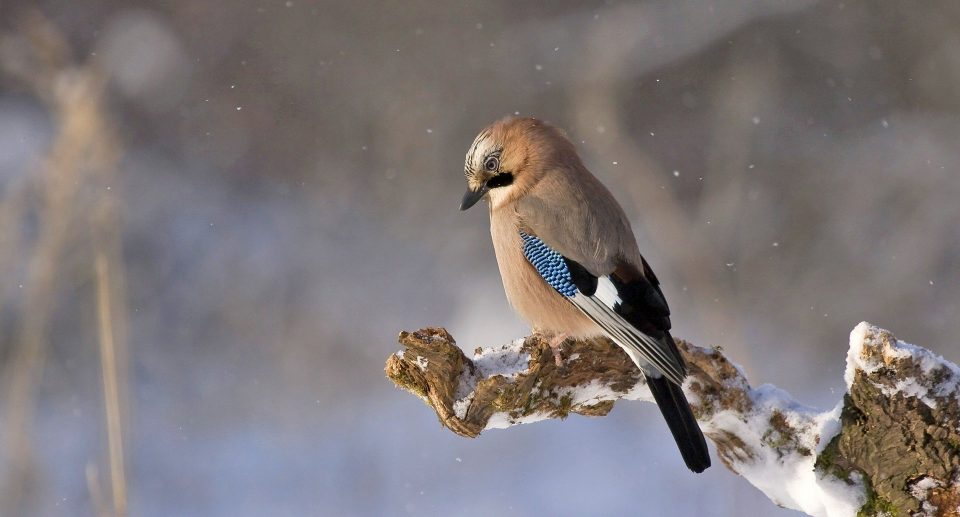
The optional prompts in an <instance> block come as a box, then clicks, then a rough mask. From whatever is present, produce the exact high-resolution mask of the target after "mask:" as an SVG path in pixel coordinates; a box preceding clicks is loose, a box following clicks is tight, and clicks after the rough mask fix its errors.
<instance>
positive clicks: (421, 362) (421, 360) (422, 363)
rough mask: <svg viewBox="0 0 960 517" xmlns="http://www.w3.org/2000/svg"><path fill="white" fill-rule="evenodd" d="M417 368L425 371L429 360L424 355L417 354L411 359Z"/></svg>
mask: <svg viewBox="0 0 960 517" xmlns="http://www.w3.org/2000/svg"><path fill="white" fill-rule="evenodd" d="M413 362H414V363H415V364H416V365H417V366H418V367H419V368H420V371H421V372H425V371H427V366H429V364H430V361H428V360H427V358H426V357H422V356H419V355H418V356H417V358H416V360H414V361H413Z"/></svg>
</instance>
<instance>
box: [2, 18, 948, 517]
mask: <svg viewBox="0 0 960 517" xmlns="http://www.w3.org/2000/svg"><path fill="white" fill-rule="evenodd" d="M511 113H518V114H522V115H532V116H536V117H539V118H542V119H544V120H547V121H550V122H552V123H555V124H557V125H559V126H561V127H563V128H565V129H566V131H567V132H568V134H569V135H570V137H571V139H572V140H573V141H574V142H575V143H576V144H577V146H578V148H579V150H580V152H581V154H582V156H583V157H584V159H585V161H586V163H587V164H588V166H589V167H590V168H591V169H592V170H593V172H594V173H595V174H596V175H597V176H598V177H600V178H601V179H602V181H603V182H604V183H606V184H607V185H608V186H609V187H610V188H611V190H612V191H613V192H614V193H615V195H616V196H617V198H618V199H619V200H620V202H621V204H623V206H624V208H625V210H626V212H627V214H628V215H629V216H630V218H631V220H632V221H633V225H634V231H635V232H636V234H637V236H638V240H639V242H640V244H641V249H642V251H643V252H644V254H645V255H646V256H647V258H648V260H649V261H650V263H651V264H652V266H653V268H654V269H655V270H656V271H657V274H658V275H659V277H660V279H661V280H662V282H663V287H664V291H665V292H666V294H667V298H668V299H669V301H670V304H671V308H672V309H673V312H674V327H675V334H676V335H678V336H680V337H683V338H686V339H689V340H692V341H693V342H695V343H697V344H700V345H719V346H722V347H723V348H724V349H725V350H726V351H727V352H728V354H729V355H730V356H731V357H732V358H733V359H734V360H736V361H738V362H740V363H741V364H742V365H743V366H744V368H745V369H746V371H747V373H748V375H749V378H750V379H751V381H752V382H753V383H754V384H756V385H759V384H761V383H764V382H772V383H775V384H776V385H777V386H779V387H781V388H784V389H786V390H788V391H790V392H791V393H792V394H793V395H794V396H795V397H796V398H797V399H798V400H800V401H803V402H804V403H807V404H810V405H811V406H814V407H818V408H821V409H828V408H830V407H832V406H833V404H834V403H835V402H836V401H837V400H838V399H839V398H840V396H841V394H842V392H843V383H842V372H843V368H844V358H845V354H846V346H847V336H848V333H849V331H850V330H851V329H852V328H853V327H854V326H855V325H856V324H857V323H858V322H860V321H861V320H869V321H871V322H872V323H874V324H877V325H880V326H882V327H885V328H888V329H890V330H892V331H893V332H894V333H896V334H897V335H898V336H899V337H901V338H902V339H905V340H907V341H910V342H913V343H918V344H922V345H924V346H926V347H928V348H931V349H933V350H935V351H937V352H938V353H940V354H943V355H945V356H946V357H948V358H949V359H952V360H954V361H957V360H960V352H958V347H957V339H956V336H957V335H958V334H960V318H958V308H960V289H958V287H960V286H958V275H960V224H958V222H960V203H958V199H960V172H958V169H960V145H958V144H960V136H958V135H960V116H958V115H960V4H958V3H957V2H953V1H950V0H942V1H932V2H924V3H922V4H917V3H915V2H907V1H888V2H856V1H840V2H837V1H829V2H826V1H823V2H816V1H811V0H794V1H792V2H783V1H780V0H749V1H715V2H695V1H675V0H659V1H647V2H613V1H608V2H598V1H590V2H584V1H555V2H529V3H522V4H521V3H516V2H507V1H484V2H456V3H452V2H451V3H434V2H424V1H412V2H315V1H308V0H289V1H284V0H270V1H257V2H254V1H236V2H226V1H202V2H198V1H188V0H168V1H165V2H159V3H157V2H146V1H128V0H124V1H119V0H76V1H70V2H60V1H53V0H44V1H40V2H35V1H27V0H3V1H2V3H0V278H2V282H0V361H2V369H0V383H2V384H0V386H2V392H0V395H2V397H0V404H2V407H0V436H2V440H3V441H2V442H0V457H2V463H0V498H2V499H0V508H3V511H2V513H3V514H4V515H51V516H55V515H110V514H113V513H124V512H125V511H127V512H128V513H130V514H132V515H145V516H165V515H182V516H190V515H198V516H199V515H204V516H219V515H223V516H227V515H229V516H236V515H402V514H425V515H431V514H432V515H466V516H472V515H519V516H523V515H587V514H590V515H624V514H641V515H720V516H726V515H743V514H744V512H746V511H749V514H751V515H796V513H795V512H791V511H787V510H782V509H779V508H777V507H776V506H775V505H774V504H773V503H771V502H770V501H769V500H767V499H766V497H764V496H763V495H762V494H761V493H759V492H758V491H757V490H756V489H754V488H752V487H751V486H750V485H748V484H747V483H746V482H744V481H743V480H741V479H739V478H738V477H736V476H735V475H734V474H732V473H730V472H728V471H727V470H725V468H724V467H723V466H722V465H720V464H719V462H718V461H717V462H716V464H715V466H714V467H713V468H712V469H710V470H709V471H707V473H705V474H703V475H700V476H695V475H693V474H691V473H689V472H688V471H687V470H686V469H685V468H684V467H683V464H682V462H681V460H680V457H679V454H678V453H677V451H676V449H675V447H674V445H673V443H672V441H671V438H670V436H669V433H668V432H667V429H666V426H665V425H664V424H663V422H662V420H661V418H660V416H659V414H658V412H657V410H656V408H655V407H654V406H653V405H652V404H640V403H626V404H620V405H618V406H617V408H616V409H615V410H614V412H613V413H612V414H611V415H610V416H609V417H606V418H599V419H588V418H585V417H577V416H574V417H571V418H570V419H568V420H567V421H564V422H544V423H539V424H536V425H529V426H521V427H516V428H513V429H510V430H508V431H490V432H488V433H486V434H484V435H483V436H481V437H480V438H478V439H476V440H467V439H464V438H460V437H457V436H455V435H454V434H452V433H450V432H448V431H445V430H443V429H441V428H440V426H439V424H438V423H437V420H436V418H435V416H434V415H433V413H432V411H431V410H430V409H429V408H428V407H426V406H425V405H424V404H423V403H421V402H420V401H418V400H417V399H416V398H415V397H412V396H410V395H409V394H405V393H402V392H400V391H398V390H397V389H395V388H394V387H393V386H392V385H391V384H390V382H389V381H387V380H386V379H385V378H384V375H383V365H384V361H385V359H386V357H387V356H388V354H390V353H392V352H394V351H395V350H397V349H398V348H399V347H398V345H397V344H396V336H397V334H398V332H399V331H400V330H404V329H406V330H414V329H416V328H419V327H423V326H427V325H442V326H446V327H447V328H448V329H449V330H450V332H451V333H452V334H453V335H454V336H455V337H456V338H457V340H458V342H459V344H460V345H461V346H462V347H463V348H465V349H467V350H472V349H473V348H475V347H477V346H481V345H495V344H500V343H503V342H506V341H508V340H510V339H512V338H515V337H519V336H523V335H526V334H527V333H528V330H529V329H527V328H525V327H524V325H523V324H522V323H521V322H520V321H519V320H518V318H517V317H515V316H514V315H513V314H512V312H511V311H510V309H509V307H508V305H507V302H506V299H505V296H504V295H503V291H502V287H501V285H500V280H499V275H498V272H497V267H496V263H495V260H494V256H493V250H492V247H491V244H490V240H489V234H488V229H487V215H486V214H485V213H484V210H483V209H481V210H474V211H470V212H467V213H460V212H458V211H457V206H458V203H459V200H460V196H461V194H462V192H463V190H464V181H463V178H462V169H463V156H464V153H465V152H466V149H467V146H468V145H469V144H470V142H471V141H472V140H473V137H474V135H475V134H476V133H477V132H478V131H479V130H480V129H481V128H482V127H483V126H485V125H486V124H488V123H489V122H491V121H492V120H495V119H497V118H499V117H501V116H503V115H506V114H511Z"/></svg>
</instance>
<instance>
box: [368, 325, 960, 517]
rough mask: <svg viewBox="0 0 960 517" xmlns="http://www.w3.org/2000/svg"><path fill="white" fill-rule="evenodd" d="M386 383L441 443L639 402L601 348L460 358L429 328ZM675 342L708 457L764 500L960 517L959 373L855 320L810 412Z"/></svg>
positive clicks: (621, 369) (528, 342)
mask: <svg viewBox="0 0 960 517" xmlns="http://www.w3.org/2000/svg"><path fill="white" fill-rule="evenodd" d="M400 343H401V344H402V345H403V346H404V347H405V349H404V350H402V351H400V352H397V353H396V354H394V355H391V356H390V358H389V359H388V360H387V366H386V372H387V377H389V378H390V379H391V380H392V381H393V382H394V383H395V384H397V385H398V386H400V387H401V388H403V389H405V390H407V391H410V392H411V393H414V394H416V395H418V396H419V397H420V398H422V399H423V400H424V401H425V402H426V403H427V404H428V405H430V406H431V407H432V408H433V409H434V410H435V411H436V413H437V416H438V417H439V418H440V422H441V423H442V424H443V425H444V426H446V427H447V428H449V429H450V430H452V431H453V432H455V433H457V434H460V435H462V436H467V437H471V438H472V437H476V436H478V435H479V434H480V433H481V432H482V431H484V430H486V429H498V428H506V427H510V426H512V425H516V424H525V423H532V422H536V421H539V420H544V419H547V418H564V417H566V416H567V415H569V414H570V413H578V414H582V415H588V416H603V415H606V414H607V413H608V412H609V411H610V410H611V409H612V408H613V403H614V401H616V400H618V399H626V400H646V401H652V400H653V399H652V397H651V395H650V392H649V390H648V389H647V387H646V385H645V383H644V381H643V376H642V375H640V372H639V371H638V370H637V369H636V368H635V367H634V366H633V363H632V362H630V360H629V359H628V358H627V356H626V355H625V354H623V353H622V352H621V351H620V349H619V347H617V346H615V345H613V344H612V343H610V342H609V341H607V340H605V339H597V340H590V341H577V342H574V343H572V344H571V345H569V346H568V347H566V348H565V351H564V355H565V361H564V365H563V366H562V367H558V366H557V365H556V363H555V361H554V357H553V354H552V352H551V350H550V348H549V346H548V345H547V343H546V341H545V340H544V339H543V338H542V337H540V336H537V335H533V336H529V337H526V338H524V339H518V340H516V341H514V342H513V343H511V344H509V345H505V346H501V347H496V348H478V349H476V350H475V352H474V357H473V359H469V358H467V357H466V356H465V355H464V354H463V352H462V351H461V350H460V348H459V347H457V346H456V343H455V342H454V339H453V337H452V336H450V334H448V333H447V331H446V330H444V329H442V328H427V329H421V330H419V331H416V332H402V333H401V334H400ZM677 344H678V346H679V347H680V349H681V352H682V353H683V355H684V357H685V358H686V360H687V364H688V369H689V371H690V375H689V377H688V378H687V381H686V383H685V384H684V391H685V392H686V394H687V397H688V399H689V400H690V404H691V406H692V408H693V411H694V414H695V415H696V416H697V419H698V420H699V422H700V425H701V427H702V429H703V431H704V434H706V436H707V437H708V438H710V439H711V440H712V441H713V443H714V445H715V447H716V452H717V455H718V456H719V458H720V460H721V461H722V462H723V463H724V465H726V466H727V468H729V469H730V470H732V471H734V472H736V473H737V474H739V475H741V476H743V477H744V478H745V479H746V480H747V481H748V482H750V483H751V484H753V485H754V486H756V487H757V488H759V489H760V490H761V491H763V492H764V493H765V494H766V495H767V496H768V497H769V498H770V499H771V500H773V501H774V502H775V503H777V504H779V505H781V506H785V507H788V508H794V509H797V510H800V511H803V512H805V513H808V514H810V515H818V516H831V517H832V516H848V515H855V514H857V515H881V514H889V515H894V516H896V515H937V516H940V515H958V514H960V368H958V367H957V366H956V365H954V364H952V363H950V362H949V361H947V360H945V359H943V358H942V357H939V356H937V355H935V354H933V353H932V352H930V351H928V350H926V349H923V348H920V347H916V346H913V345H909V344H907V343H904V342H902V341H898V340H897V339H896V338H895V337H894V336H893V335H892V334H891V333H890V332H887V331H886V330H883V329H880V328H877V327H874V326H871V325H869V324H867V323H861V324H860V325H858V326H857V327H856V328H855V329H854V330H853V332H852V333H851V335H850V349H849V352H848V354H847V368H846V373H845V380H846V384H847V393H846V394H845V395H844V397H843V399H842V400H840V401H838V402H837V404H836V406H835V407H834V408H833V409H831V410H828V411H817V410H815V409H812V408H809V407H806V406H804V405H802V404H800V403H798V402H796V401H795V400H793V398H791V396H790V395H789V394H788V393H786V392H785V391H783V390H780V389H778V388H776V387H775V386H772V385H769V384H764V385H762V386H760V387H757V388H751V387H750V385H749V383H748V382H747V379H746V377H745V376H744V374H743V372H742V371H741V369H740V368H739V367H737V366H736V365H735V364H734V363H732V362H730V361H729V360H728V359H727V358H726V357H724V356H723V354H721V353H720V352H719V351H717V350H714V349H710V348H701V347H698V346H695V345H692V344H690V343H687V342H685V341H682V340H677Z"/></svg>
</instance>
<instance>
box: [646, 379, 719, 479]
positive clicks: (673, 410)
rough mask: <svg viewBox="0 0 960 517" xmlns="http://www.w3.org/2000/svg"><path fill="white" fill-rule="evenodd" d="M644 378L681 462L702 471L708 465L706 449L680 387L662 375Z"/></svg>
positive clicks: (694, 469) (708, 459)
mask: <svg viewBox="0 0 960 517" xmlns="http://www.w3.org/2000/svg"><path fill="white" fill-rule="evenodd" d="M646 378H647V386H649V387H650V392H651V393H653V398H654V400H656V401H657V406H659V407H660V412H661V413H663V418H664V419H666V421H667V425H668V426H670V432H671V433H673V439H674V440H676V442H677V447H679V448H680V455H681V456H683V461H684V463H686V464H687V467H688V468H689V469H690V470H692V471H694V472H697V473H699V472H703V471H704V470H706V469H707V467H709V466H710V453H709V452H708V451H707V442H706V440H704V439H703V433H702V432H701V431H700V426H699V425H697V420H696V419H695V418H693V413H692V412H691V411H690V404H688V403H687V397H685V396H683V390H682V389H680V386H677V385H676V384H673V383H672V382H670V381H668V380H667V378H666V377H662V376H661V377H660V378H659V379H654V378H653V377H650V376H649V375H646Z"/></svg>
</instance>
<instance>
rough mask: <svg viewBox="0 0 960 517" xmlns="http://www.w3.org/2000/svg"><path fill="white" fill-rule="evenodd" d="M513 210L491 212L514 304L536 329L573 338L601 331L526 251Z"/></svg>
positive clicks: (498, 252) (497, 249)
mask: <svg viewBox="0 0 960 517" xmlns="http://www.w3.org/2000/svg"><path fill="white" fill-rule="evenodd" d="M512 212H513V211H512V210H496V211H492V213H491V214H490V234H491V237H492V238H493V248H494V251H495V252H496V255H497V265H498V266H499V267H500V277H501V278H502V279H503V289H504V291H505V292H506V295H507V299H508V300H509V301H510V305H512V306H513V308H514V309H515V310H516V311H517V313H519V314H520V316H521V317H522V318H523V319H525V320H526V321H527V322H528V323H530V325H531V326H533V327H534V328H535V329H537V330H540V331H544V332H548V333H566V334H568V335H570V336H571V337H589V336H595V335H598V334H600V329H599V327H597V326H596V324H594V323H593V322H592V321H591V320H590V319H589V318H587V317H586V316H585V315H584V314H583V313H582V312H580V310H579V309H577V308H576V306H574V305H573V304H572V303H570V301H569V300H567V299H565V298H564V297H563V295H561V294H560V293H558V292H557V291H556V290H555V289H554V288H553V287H551V286H550V284H548V283H547V282H546V281H545V280H544V279H543V278H542V277H541V276H540V274H539V273H537V270H536V269H534V267H533V266H532V265H531V264H530V262H529V261H528V260H527V258H526V256H524V253H523V239H522V238H521V236H520V228H519V221H518V219H517V217H516V216H515V214H514V213H512Z"/></svg>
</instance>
